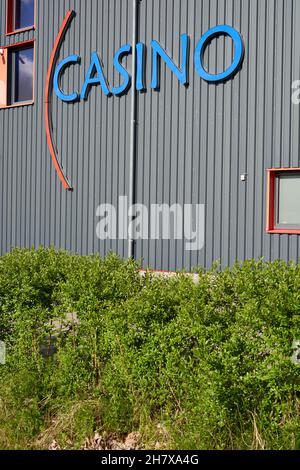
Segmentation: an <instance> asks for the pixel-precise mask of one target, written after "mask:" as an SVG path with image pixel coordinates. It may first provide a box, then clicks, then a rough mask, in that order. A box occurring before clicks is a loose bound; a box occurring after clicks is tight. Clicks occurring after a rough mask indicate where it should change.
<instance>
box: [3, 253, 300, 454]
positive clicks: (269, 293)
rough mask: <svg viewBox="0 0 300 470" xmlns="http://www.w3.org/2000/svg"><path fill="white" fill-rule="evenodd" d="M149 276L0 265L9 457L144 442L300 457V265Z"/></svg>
mask: <svg viewBox="0 0 300 470" xmlns="http://www.w3.org/2000/svg"><path fill="white" fill-rule="evenodd" d="M138 268H139V266H138V264H136V263H134V262H133V261H123V260H121V259H119V258H118V257H117V256H115V255H113V254H111V255H109V256H108V257H107V258H106V259H101V258H100V257H98V256H91V257H81V256H76V255H71V254H68V253H65V252H62V251H56V250H54V249H42V248H41V249H39V250H37V251H34V250H14V251H13V252H12V253H10V254H8V255H6V256H3V257H1V258H0V340H2V341H5V343H6V345H7V362H6V364H5V365H3V366H0V447H1V448H4V449H8V448H10V449H20V448H26V449H28V448H47V447H49V445H50V444H51V442H52V441H53V440H56V441H57V442H59V443H60V445H61V446H62V447H64V448H73V449H75V448H80V447H81V446H82V444H83V442H84V439H85V438H87V437H92V436H93V435H94V434H95V432H96V431H97V432H100V433H103V432H105V433H106V434H109V433H112V434H113V433H117V434H119V435H120V436H122V435H125V434H127V433H130V432H131V431H140V433H141V434H142V436H143V439H142V440H143V444H144V446H145V447H147V448H152V447H154V446H155V444H156V443H157V441H159V442H160V445H161V446H165V447H169V448H178V449H295V448H299V445H300V424H299V423H300V407H299V404H300V400H299V397H300V394H299V392H300V379H299V378H300V368H299V367H297V366H296V365H295V364H293V363H292V361H291V356H292V350H291V347H292V343H293V341H294V340H297V339H300V266H298V265H295V264H286V263H284V262H280V261H278V262H275V263H264V262H263V261H259V262H254V261H249V262H246V263H244V264H236V265H235V266H234V267H233V268H232V269H226V270H224V271H221V272H220V271H219V269H218V267H217V266H216V267H215V268H214V269H212V271H210V272H207V273H205V272H203V271H202V270H199V273H198V274H199V280H198V282H196V283H195V282H194V280H193V279H192V278H191V277H189V276H187V275H185V274H179V275H178V276H175V277H170V278H165V277H160V276H155V275H152V274H147V275H145V276H141V275H140V273H139V269H138ZM71 314H72V317H74V318H76V319H77V320H76V322H71V323H70V321H69V320H68V321H67V320H66V317H68V316H70V315H71ZM61 323H63V324H64V323H65V324H64V326H62V327H61V328H58V327H57V326H55V325H57V324H61ZM53 336H56V343H55V345H56V353H55V354H53V355H49V356H47V357H45V355H44V356H43V355H42V354H41V347H42V345H47V344H48V343H49V344H50V342H51V337H53Z"/></svg>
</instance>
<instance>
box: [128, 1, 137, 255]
mask: <svg viewBox="0 0 300 470" xmlns="http://www.w3.org/2000/svg"><path fill="white" fill-rule="evenodd" d="M138 3H139V0H132V10H133V11H132V83H131V127H130V164H129V198H128V200H129V207H130V208H131V207H132V206H133V205H134V204H135V186H136V153H137V148H136V128H137V91H136V45H137V39H138ZM132 225H133V224H130V233H129V234H128V235H129V240H128V258H134V255H135V249H134V248H135V247H134V245H135V241H134V237H133V226H132Z"/></svg>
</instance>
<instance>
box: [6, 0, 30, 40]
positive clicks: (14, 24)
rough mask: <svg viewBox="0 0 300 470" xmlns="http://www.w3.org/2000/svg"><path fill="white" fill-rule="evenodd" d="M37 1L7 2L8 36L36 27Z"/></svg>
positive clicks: (17, 0) (18, 0)
mask: <svg viewBox="0 0 300 470" xmlns="http://www.w3.org/2000/svg"><path fill="white" fill-rule="evenodd" d="M34 6H35V0H7V34H14V33H18V32H20V31H24V30H27V29H32V28H33V27H34Z"/></svg>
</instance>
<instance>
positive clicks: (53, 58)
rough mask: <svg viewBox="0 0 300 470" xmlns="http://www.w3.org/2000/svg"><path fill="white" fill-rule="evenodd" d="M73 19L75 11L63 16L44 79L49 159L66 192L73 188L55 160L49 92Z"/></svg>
mask: <svg viewBox="0 0 300 470" xmlns="http://www.w3.org/2000/svg"><path fill="white" fill-rule="evenodd" d="M74 17H75V11H74V10H70V11H68V13H67V14H66V16H65V19H64V21H63V23H62V25H61V28H60V30H59V33H58V35H57V38H56V41H55V44H54V47H53V51H52V54H51V58H50V62H49V67H48V72H47V79H46V86H45V116H44V118H45V128H46V136H47V144H48V147H49V150H50V154H51V158H52V162H53V165H54V167H55V170H56V172H57V174H58V176H59V179H60V181H61V182H62V184H63V187H64V188H65V189H67V190H68V191H72V190H73V188H72V187H71V185H70V184H69V182H68V180H67V178H66V176H65V175H64V173H63V169H62V167H61V165H60V163H59V161H58V159H57V155H56V151H55V147H54V142H53V133H52V123H51V117H50V92H51V90H52V80H53V73H54V65H55V62H56V59H57V56H58V54H59V50H60V46H61V43H62V41H63V39H64V37H65V34H66V32H67V30H68V28H69V26H70V23H71V21H72V20H73V18H74Z"/></svg>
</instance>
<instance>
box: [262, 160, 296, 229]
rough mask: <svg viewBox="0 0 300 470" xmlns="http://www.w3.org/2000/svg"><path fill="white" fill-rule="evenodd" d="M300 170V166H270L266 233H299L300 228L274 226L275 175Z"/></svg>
mask: <svg viewBox="0 0 300 470" xmlns="http://www.w3.org/2000/svg"><path fill="white" fill-rule="evenodd" d="M294 171H297V172H299V171H300V168H271V169H269V170H267V173H268V189H267V233H270V234H284V235H300V229H288V228H286V229H285V228H284V229H282V228H277V227H276V220H275V218H276V177H277V175H278V174H279V173H287V172H294Z"/></svg>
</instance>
